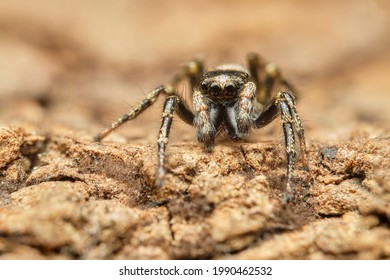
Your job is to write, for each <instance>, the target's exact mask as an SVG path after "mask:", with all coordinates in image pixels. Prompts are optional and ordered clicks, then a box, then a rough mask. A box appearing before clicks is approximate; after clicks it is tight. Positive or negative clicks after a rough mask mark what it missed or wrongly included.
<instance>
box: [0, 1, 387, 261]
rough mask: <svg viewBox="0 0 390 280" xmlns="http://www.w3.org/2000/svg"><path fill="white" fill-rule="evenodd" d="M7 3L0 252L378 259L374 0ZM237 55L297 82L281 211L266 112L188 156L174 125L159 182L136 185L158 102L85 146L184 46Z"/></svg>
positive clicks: (1, 61) (149, 167) (188, 50)
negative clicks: (295, 124) (296, 152)
mask: <svg viewBox="0 0 390 280" xmlns="http://www.w3.org/2000/svg"><path fill="white" fill-rule="evenodd" d="M9 2H10V3H6V2H2V3H0V42H1V43H0V98H1V99H0V124H1V128H0V258H1V259H193V258H195V259H389V258H390V227H389V224H390V183H389V182H390V175H389V174H390V173H389V170H390V125H389V123H390V111H389V110H388V108H389V106H390V82H389V79H388V74H389V69H390V68H389V66H390V51H389V50H390V39H389V38H390V36H388V35H389V34H390V28H389V26H390V24H389V21H388V18H389V13H388V11H389V7H388V6H387V4H386V3H385V1H372V2H370V1H357V2H356V1H352V0H351V1H343V3H338V4H336V3H332V4H331V3H330V1H316V3H315V4H311V1H300V2H301V4H300V5H293V4H292V3H291V1H277V2H275V3H270V2H269V1H264V2H263V1H240V2H237V3H236V2H235V1H226V2H225V1H224V2H223V3H222V2H221V3H219V2H214V3H213V4H211V3H210V1H196V3H195V2H194V3H192V4H189V3H187V4H186V3H184V2H182V1H171V2H166V3H165V4H164V5H162V6H161V7H160V8H159V10H156V9H155V7H154V6H153V3H152V2H151V3H149V2H148V1H132V2H131V4H129V3H127V1H117V2H115V4H108V2H107V3H106V1H83V4H80V3H79V1H77V3H76V1H56V4H52V2H51V1H48V0H39V1H35V3H34V4H26V3H23V5H22V1H18V0H16V1H12V2H11V1H9ZM72 2H74V3H73V4H77V7H78V9H77V10H74V7H73V6H72ZM37 3H38V4H37ZM30 5H31V7H30ZM301 5H302V6H301ZM91 6H93V7H94V9H93V11H92V10H91V9H90V7H91ZM194 11H199V13H196V12H194ZM159 13H160V14H161V13H162V14H163V15H164V16H163V17H161V16H159ZM108 23H109V24H108ZM249 51H256V52H258V53H260V54H261V55H262V56H263V57H264V58H265V59H267V60H271V61H274V62H276V63H277V64H278V65H279V66H280V67H281V68H282V69H283V70H284V73H285V75H286V76H288V77H290V78H291V80H293V81H294V82H295V84H296V85H297V87H298V88H299V89H300V98H299V105H298V110H299V113H300V115H301V118H302V119H303V122H304V126H305V130H306V137H307V142H308V147H307V148H308V155H307V156H308V160H309V166H310V173H309V172H307V171H305V170H303V166H302V164H301V162H299V161H298V162H297V168H296V171H295V174H294V180H293V183H294V184H293V188H294V193H295V197H294V198H293V199H292V201H291V202H289V203H287V204H285V203H283V197H284V194H285V185H286V158H285V152H284V147H283V137H282V131H281V128H280V122H279V121H278V120H276V121H275V122H274V123H272V124H270V125H269V126H267V127H265V128H263V129H261V130H258V131H253V133H252V135H251V136H250V138H249V139H248V141H246V142H230V141H228V140H225V139H219V140H218V142H217V146H216V148H215V151H214V152H213V153H206V152H204V151H203V148H202V146H201V145H200V144H198V143H196V139H195V131H194V130H193V128H191V127H189V126H187V125H185V124H184V123H183V122H182V121H179V120H178V118H176V119H174V125H173V129H172V135H171V140H170V144H169V146H168V149H167V166H166V167H167V171H168V172H167V176H166V179H165V185H164V187H163V188H156V187H155V186H154V180H155V169H156V159H157V155H156V144H155V141H156V140H157V139H156V137H157V134H158V128H159V124H160V117H161V108H162V99H161V100H160V102H158V104H156V105H155V106H153V107H152V108H150V109H149V110H148V111H147V112H145V114H143V115H141V116H140V117H139V118H137V119H136V120H134V121H133V122H131V123H129V124H126V125H125V126H124V127H123V128H120V129H119V130H117V131H115V132H114V133H112V134H111V135H110V136H108V137H107V139H105V140H104V141H103V142H102V143H94V142H93V141H92V139H93V136H94V135H95V134H97V133H98V132H99V131H100V130H101V129H102V128H104V127H105V126H107V125H109V124H110V122H111V121H112V120H115V119H116V118H117V117H119V116H120V115H122V114H123V113H125V112H126V111H127V110H128V109H129V108H130V107H131V105H132V104H135V103H136V102H137V101H139V100H141V99H142V98H143V97H144V96H145V95H146V93H147V92H148V91H149V90H151V89H153V87H155V86H157V85H159V84H161V83H164V82H165V81H167V80H168V79H169V78H170V77H171V76H172V75H173V74H174V73H175V71H177V70H178V69H179V67H180V65H182V64H183V63H185V62H186V61H187V60H189V59H191V58H193V57H194V55H196V54H197V53H203V54H204V55H205V57H206V62H207V66H208V67H209V66H210V67H212V66H215V65H217V64H221V63H226V62H235V63H245V55H246V53H247V52H249ZM186 89H188V85H187V84H185V83H183V85H181V86H180V90H182V91H183V92H185V90H186Z"/></svg>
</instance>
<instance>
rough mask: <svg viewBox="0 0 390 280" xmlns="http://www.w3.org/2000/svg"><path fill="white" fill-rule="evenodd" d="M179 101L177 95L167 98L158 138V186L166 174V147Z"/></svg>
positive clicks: (160, 185) (161, 183)
mask: <svg viewBox="0 0 390 280" xmlns="http://www.w3.org/2000/svg"><path fill="white" fill-rule="evenodd" d="M178 102H179V99H178V97H177V96H169V97H167V99H166V100H165V103H164V109H163V114H162V123H161V127H160V132H159V135H158V140H157V152H158V154H157V157H158V161H157V173H156V186H157V187H162V185H163V181H164V176H165V172H166V171H165V167H164V165H165V149H166V147H167V145H168V140H169V132H170V129H171V126H172V120H173V113H174V111H175V106H176V105H177V103H178Z"/></svg>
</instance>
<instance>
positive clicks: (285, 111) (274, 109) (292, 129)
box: [254, 92, 308, 199]
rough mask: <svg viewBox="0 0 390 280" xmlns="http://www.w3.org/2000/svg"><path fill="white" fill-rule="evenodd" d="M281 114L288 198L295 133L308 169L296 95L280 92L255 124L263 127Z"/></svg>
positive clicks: (294, 148)
mask: <svg viewBox="0 0 390 280" xmlns="http://www.w3.org/2000/svg"><path fill="white" fill-rule="evenodd" d="M278 114H279V115H280V118H281V121H282V127H283V133H284V139H285V146H286V155H287V195H286V199H289V198H291V197H292V189H291V181H292V176H293V172H294V168H295V160H296V154H297V152H296V140H295V134H297V135H298V138H299V142H300V148H301V156H302V161H303V164H304V166H305V167H306V168H307V169H308V165H307V161H306V141H305V136H304V130H303V126H302V123H301V120H300V118H299V116H298V113H297V110H296V104H295V98H294V96H293V95H292V94H291V93H289V92H279V93H278V94H277V95H276V97H274V98H273V100H272V103H271V104H270V105H269V106H268V107H266V108H265V110H264V111H263V112H262V113H261V114H260V116H259V117H258V118H257V119H256V120H255V123H254V126H255V127H256V128H261V127H263V126H265V125H267V124H269V123H270V122H271V121H272V120H274V119H275V117H276V116H277V115H278Z"/></svg>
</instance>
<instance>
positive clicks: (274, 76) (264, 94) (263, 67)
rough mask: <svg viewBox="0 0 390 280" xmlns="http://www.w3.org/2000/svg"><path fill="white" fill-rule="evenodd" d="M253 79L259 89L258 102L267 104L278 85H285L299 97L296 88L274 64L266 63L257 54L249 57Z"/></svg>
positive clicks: (251, 54)
mask: <svg viewBox="0 0 390 280" xmlns="http://www.w3.org/2000/svg"><path fill="white" fill-rule="evenodd" d="M247 60H248V67H249V72H250V74H251V77H252V78H253V81H254V82H255V84H256V87H257V102H259V103H260V104H267V103H268V102H269V100H270V99H271V96H272V92H273V90H274V88H275V85H276V84H277V83H280V84H281V85H283V86H284V87H285V88H286V89H287V90H288V91H290V92H294V93H295V95H297V89H296V88H295V86H294V85H293V84H292V83H291V82H290V81H289V80H288V79H286V78H285V77H284V76H283V74H282V72H281V71H280V69H279V68H278V67H277V66H276V65H275V64H274V63H265V62H263V61H262V60H261V58H260V56H259V55H258V54H256V53H250V54H249V55H248V57H247Z"/></svg>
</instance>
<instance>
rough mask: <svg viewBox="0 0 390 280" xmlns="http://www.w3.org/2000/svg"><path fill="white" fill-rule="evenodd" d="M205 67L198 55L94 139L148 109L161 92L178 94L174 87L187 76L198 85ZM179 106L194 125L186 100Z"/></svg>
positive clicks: (183, 118) (181, 115) (179, 113)
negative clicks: (167, 81)
mask: <svg viewBox="0 0 390 280" xmlns="http://www.w3.org/2000/svg"><path fill="white" fill-rule="evenodd" d="M203 68H204V66H203V60H202V58H201V57H197V58H195V59H194V60H193V61H190V62H189V63H187V64H186V65H184V66H183V67H182V69H181V70H180V71H179V72H178V73H177V74H176V75H174V76H173V78H172V79H171V82H170V83H168V84H166V85H162V86H159V87H157V88H155V89H154V90H152V91H151V92H149V93H148V94H147V96H146V98H145V99H144V100H142V101H141V102H140V103H138V104H137V105H135V106H134V107H132V108H131V109H130V111H129V112H128V113H126V114H124V115H123V116H121V117H120V118H119V119H118V120H117V121H115V122H113V123H112V124H111V126H109V127H107V128H105V129H104V130H103V131H102V132H100V133H99V134H98V135H96V136H95V138H94V140H95V141H96V142H99V141H101V140H102V139H103V138H105V137H106V136H107V135H108V134H110V133H111V132H112V131H113V130H115V129H116V128H118V127H119V126H121V125H122V124H124V123H126V122H127V121H130V120H132V119H134V118H135V117H137V116H138V115H139V114H141V113H142V112H143V111H144V110H146V109H147V108H149V107H150V106H151V105H153V104H154V103H155V101H156V100H157V98H158V96H159V95H160V94H161V93H163V94H165V95H168V96H170V95H176V96H178V95H177V93H176V92H175V91H174V88H175V87H176V86H177V84H178V83H179V82H181V81H182V80H183V79H184V78H185V77H188V78H189V80H190V84H191V87H192V88H193V87H194V86H195V85H196V83H198V82H199V80H200V78H201V76H202V74H203ZM177 107H178V110H177V111H178V115H179V117H180V118H181V119H182V120H183V121H184V122H186V123H187V124H189V125H193V120H194V115H193V113H192V112H191V111H190V110H189V109H188V107H187V106H186V105H185V102H183V101H181V102H179V103H178V104H177Z"/></svg>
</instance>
